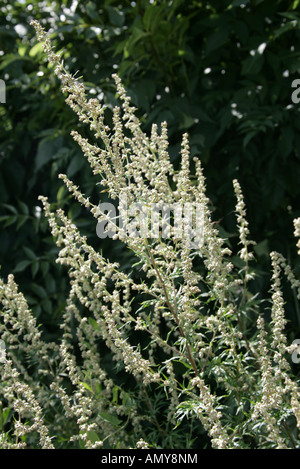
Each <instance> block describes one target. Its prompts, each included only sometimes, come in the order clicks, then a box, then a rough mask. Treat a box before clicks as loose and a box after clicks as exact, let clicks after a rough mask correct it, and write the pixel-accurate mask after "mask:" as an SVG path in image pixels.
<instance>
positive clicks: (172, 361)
mask: <svg viewBox="0 0 300 469" xmlns="http://www.w3.org/2000/svg"><path fill="white" fill-rule="evenodd" d="M32 24H33V26H34V27H35V29H36V32H37V36H38V39H39V41H41V42H42V43H43V46H44V50H45V52H46V54H47V56H48V60H49V62H50V64H51V65H52V66H54V72H55V74H56V75H57V76H58V77H59V78H60V80H61V82H62V91H63V93H66V96H67V97H66V102H67V104H68V105H69V106H70V107H71V108H72V109H73V110H74V111H75V113H76V114H77V115H78V118H79V120H80V121H81V122H83V123H85V124H87V125H88V126H89V128H90V130H91V131H92V132H93V133H94V135H95V138H96V140H97V142H99V144H98V143H97V144H95V143H91V142H89V141H88V140H87V139H86V138H84V137H83V136H82V135H81V134H80V133H79V132H77V131H75V130H74V131H73V132H72V135H73V138H74V139H75V141H76V142H78V144H79V145H80V147H81V149H82V152H83V154H84V155H85V157H86V158H87V159H88V161H89V163H90V166H91V168H92V170H93V173H94V175H95V178H98V180H100V184H101V185H102V189H103V190H104V191H106V192H107V194H108V195H109V197H110V199H111V200H112V201H114V202H116V203H117V202H118V201H122V200H124V198H125V199H126V203H127V205H129V207H130V206H132V205H134V204H137V206H138V207H139V208H140V215H141V214H142V216H139V217H135V219H134V224H132V213H131V212H130V210H129V211H126V213H125V225H126V226H127V227H128V226H129V225H130V226H131V227H133V226H134V230H133V231H132V230H124V229H123V227H122V226H121V227H120V226H117V225H116V223H114V221H113V219H112V217H111V216H110V214H106V213H105V212H104V211H103V210H101V209H100V206H99V204H97V203H93V202H92V201H91V200H89V198H87V197H85V195H84V194H83V193H82V192H81V191H80V189H79V188H78V187H77V186H76V185H75V184H74V183H73V182H72V181H71V180H69V178H68V177H67V176H66V175H64V174H61V175H60V176H59V177H60V178H61V179H62V180H63V182H64V183H65V185H66V187H67V188H68V190H69V191H70V193H71V194H72V196H73V197H75V198H76V199H77V201H78V202H79V203H80V204H81V205H83V206H84V207H86V208H87V209H88V210H89V211H90V212H91V214H92V215H93V217H94V218H95V221H96V223H98V224H102V225H101V226H103V223H104V225H105V226H106V229H107V232H112V233H113V235H112V236H113V239H114V241H115V242H120V243H123V244H124V245H126V246H127V247H128V248H129V249H130V250H131V252H133V253H134V256H135V259H137V261H136V263H135V264H134V265H132V272H131V273H130V274H129V273H126V272H124V269H122V265H119V264H118V263H116V262H111V261H110V260H109V258H108V257H105V256H104V254H103V253H101V252H98V251H97V250H96V249H95V248H94V247H92V246H91V245H89V243H88V242H87V238H86V237H85V236H83V235H82V234H81V233H80V231H79V230H78V228H77V227H76V226H75V225H74V224H73V222H72V220H70V219H69V218H68V217H67V216H66V214H65V213H64V211H63V210H62V209H59V210H57V211H53V210H52V208H51V204H50V202H49V201H48V199H47V198H46V197H44V196H41V197H40V200H41V202H42V204H43V207H44V213H45V215H46V217H47V219H48V221H49V225H50V228H51V232H52V235H53V237H54V239H55V241H56V244H57V245H58V246H59V248H60V251H59V255H58V259H57V262H59V263H60V264H63V265H65V266H66V267H67V269H68V274H69V278H70V291H69V296H68V298H67V299H66V305H65V310H64V313H63V315H62V318H61V321H60V328H61V335H60V337H59V339H58V340H57V341H55V342H49V341H46V340H44V338H43V333H42V329H41V328H40V326H38V325H37V323H36V319H35V318H34V316H33V314H32V313H31V311H30V309H29V307H28V304H27V302H26V299H25V298H24V296H23V295H22V293H20V292H19V291H18V286H17V285H16V283H15V281H14V278H13V276H12V275H10V276H9V277H8V280H7V282H4V281H3V280H0V302H1V305H2V306H1V308H2V311H1V322H0V334H1V340H3V341H4V343H5V345H6V354H5V358H4V360H3V363H2V364H0V366H1V368H2V370H1V371H2V379H1V383H0V394H1V396H2V403H3V404H2V405H3V409H2V415H4V416H5V420H6V421H5V422H3V424H2V434H1V437H0V445H1V447H2V448H26V447H33V448H80V447H81V448H102V447H103V448H148V447H152V448H171V449H173V448H183V447H184V448H196V449H197V448H205V447H207V448H208V447H212V448H220V449H223V448H226V449H230V448H292V447H297V446H299V442H300V438H299V429H300V402H299V387H298V383H297V379H296V378H295V376H294V374H293V368H292V365H291V363H289V356H290V355H291V353H292V352H293V351H294V349H295V347H294V346H293V345H292V346H289V345H288V343H287V338H286V335H285V331H284V328H285V324H286V320H285V315H284V300H283V295H282V291H281V280H280V275H281V272H283V273H285V274H286V276H287V278H288V280H289V281H290V282H291V285H292V288H293V289H295V291H296V295H297V298H298V299H300V282H299V280H298V279H297V278H296V277H295V275H294V273H293V272H292V270H291V268H290V267H289V266H288V265H287V263H286V261H285V259H284V258H283V256H282V255H280V254H279V253H277V252H272V253H271V263H272V285H271V303H272V306H271V320H270V321H268V322H267V321H266V320H265V318H264V311H263V310H262V309H261V303H260V301H259V300H258V298H257V295H256V294H255V293H253V292H252V291H251V288H250V284H251V280H252V279H253V276H254V271H253V269H252V267H251V262H252V261H253V259H254V254H253V252H252V251H251V245H253V244H254V243H253V242H252V241H251V240H249V239H248V237H249V229H248V223H247V220H246V211H245V204H244V200H243V194H242V190H241V187H240V184H239V182H238V181H237V180H234V181H233V190H234V192H235V194H236V198H237V203H236V208H235V210H236V214H237V225H238V230H239V239H240V245H241V249H240V251H239V252H238V254H239V260H238V262H237V261H236V259H235V258H234V257H233V254H232V252H231V250H230V249H229V248H228V246H226V240H224V239H223V238H222V237H221V235H220V232H219V230H218V227H217V225H216V224H215V223H214V222H213V221H212V216H211V209H210V201H209V199H208V197H207V195H206V184H205V178H204V175H203V171H202V166H201V161H200V159H198V158H194V159H193V161H190V152H189V142H188V135H187V134H184V135H183V138H182V145H181V164H180V168H179V169H178V170H175V169H174V167H173V165H172V164H171V161H170V158H169V154H168V136H167V123H166V122H163V123H162V124H161V129H160V131H159V128H158V126H157V125H155V124H154V125H153V126H152V130H151V134H150V135H146V134H145V133H144V132H143V130H142V127H141V123H140V121H139V119H138V118H137V117H136V114H135V108H134V107H133V106H132V105H131V103H130V98H129V97H128V96H127V94H126V91H125V89H124V87H123V85H122V83H121V80H120V78H119V77H118V76H117V75H113V78H114V80H115V83H116V89H117V94H118V97H119V99H120V101H121V107H118V106H117V107H115V108H114V109H113V123H112V128H110V127H109V126H108V125H107V124H106V122H105V108H104V107H103V106H101V105H100V104H99V102H98V101H97V100H96V99H87V97H86V94H85V88H84V84H83V83H82V82H81V81H80V80H79V79H77V78H75V77H74V76H72V75H71V74H70V73H69V72H68V71H67V70H66V69H65V68H64V65H63V61H62V60H61V57H60V55H58V54H56V53H55V52H54V51H53V48H52V45H51V43H50V40H49V38H48V37H47V34H46V33H45V31H44V30H43V28H42V27H41V25H40V24H39V23H38V22H36V21H33V22H32ZM192 164H193V165H194V174H192ZM162 203H164V204H166V205H167V206H168V207H179V208H180V207H189V208H190V209H192V208H193V207H196V209H197V211H196V215H195V213H191V214H190V216H189V217H188V220H189V222H188V223H185V221H184V222H182V219H181V221H180V230H178V223H179V221H178V218H176V216H175V215H174V217H173V218H172V219H171V221H170V222H169V223H168V224H167V228H168V231H167V233H168V235H167V236H163V233H164V229H165V228H166V223H165V220H164V217H163V216H161V214H160V211H159V210H157V212H156V216H157V218H156V222H161V226H162V228H161V230H160V229H159V230H158V232H157V231H156V232H155V233H153V231H151V230H150V231H147V233H148V236H143V234H144V232H143V230H142V229H141V224H142V223H144V225H143V226H144V228H145V227H146V228H147V227H148V223H149V216H148V208H149V207H151V206H153V205H155V204H157V205H156V206H159V207H160V206H161V204H162ZM137 206H136V205H135V208H136V207H137ZM199 214H200V215H199ZM135 215H136V213H135ZM195 217H196V219H197V220H196V221H198V222H199V223H198V225H197V223H196V228H194V225H193V220H194V218H195ZM197 217H198V218H197ZM199 220H200V221H199ZM123 221H124V220H123ZM139 222H140V225H139ZM157 233H158V235H157ZM192 235H193V239H192V242H191V236H192ZM295 235H296V236H297V237H299V219H298V220H295ZM297 246H299V242H298V245H297Z"/></svg>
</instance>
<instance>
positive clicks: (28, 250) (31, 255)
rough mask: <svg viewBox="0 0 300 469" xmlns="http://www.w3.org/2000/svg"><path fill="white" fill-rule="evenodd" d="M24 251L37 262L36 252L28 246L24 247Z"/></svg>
mask: <svg viewBox="0 0 300 469" xmlns="http://www.w3.org/2000/svg"><path fill="white" fill-rule="evenodd" d="M23 251H24V252H25V254H26V256H27V257H29V259H32V260H35V259H36V258H37V255H36V254H35V252H33V250H32V249H30V248H29V247H28V246H23Z"/></svg>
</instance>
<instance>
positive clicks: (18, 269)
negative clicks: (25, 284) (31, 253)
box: [13, 260, 31, 272]
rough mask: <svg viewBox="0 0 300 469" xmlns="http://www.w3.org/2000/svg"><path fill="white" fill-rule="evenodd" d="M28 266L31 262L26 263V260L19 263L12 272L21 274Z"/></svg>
mask: <svg viewBox="0 0 300 469" xmlns="http://www.w3.org/2000/svg"><path fill="white" fill-rule="evenodd" d="M30 264H31V261H28V260H23V261H20V262H18V264H17V265H16V267H15V268H14V270H13V272H23V270H25V269H26V267H28V266H29V265H30Z"/></svg>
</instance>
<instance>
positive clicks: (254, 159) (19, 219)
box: [0, 0, 300, 446]
mask: <svg viewBox="0 0 300 469" xmlns="http://www.w3.org/2000/svg"><path fill="white" fill-rule="evenodd" d="M1 10H2V13H3V14H2V16H1V18H0V51H2V52H1V56H0V70H1V72H0V73H1V74H0V78H2V79H4V80H5V83H6V95H7V98H6V103H5V104H4V105H1V107H0V112H1V119H2V122H3V125H2V126H1V129H0V168H1V170H0V202H1V206H0V212H1V218H0V222H1V232H0V256H1V257H0V264H1V276H2V278H4V279H6V278H7V275H8V274H9V273H14V275H15V280H16V282H17V283H18V285H19V286H20V290H21V291H22V292H23V293H24V295H25V297H26V299H27V300H28V303H29V306H30V308H31V309H32V312H33V315H34V317H35V318H36V320H37V322H38V323H41V324H43V338H44V340H46V341H47V340H54V341H56V340H58V337H60V332H59V327H58V324H59V323H60V321H61V319H62V315H63V314H64V311H65V308H66V297H67V295H68V292H69V284H68V278H67V276H66V272H65V269H64V268H62V267H61V266H58V265H57V264H56V263H55V259H56V257H57V254H58V251H59V249H58V247H57V246H55V244H54V240H53V237H52V236H51V233H50V232H49V228H48V223H47V221H46V219H45V218H44V216H43V214H42V213H41V207H42V205H41V202H40V201H39V200H38V196H39V195H41V194H42V195H44V196H46V197H48V198H49V201H51V204H52V205H51V206H52V208H53V209H56V208H62V209H64V210H65V212H66V214H67V215H68V216H69V217H70V218H71V219H72V221H73V222H74V223H75V224H76V226H77V227H78V228H79V229H80V232H81V233H82V234H84V235H85V236H87V239H88V242H89V243H90V245H91V246H93V247H94V248H95V249H96V250H97V249H98V250H99V249H101V250H102V251H103V252H104V253H105V255H106V256H108V257H109V259H110V260H111V262H114V261H116V260H117V261H118V262H119V263H120V264H121V265H122V270H123V272H124V273H126V274H129V273H130V274H131V273H132V266H133V264H134V262H135V256H134V254H133V253H132V252H128V249H126V248H125V247H124V245H123V244H122V243H120V242H118V241H116V242H112V240H110V239H106V240H105V241H103V240H101V241H100V240H99V239H98V238H97V236H96V229H95V224H94V223H93V222H91V219H90V218H89V216H88V214H87V211H86V209H85V208H84V207H82V206H80V204H78V203H77V202H76V201H75V200H74V199H73V198H72V197H71V195H70V194H69V192H68V191H67V189H66V188H65V186H64V185H62V182H61V180H60V179H58V177H57V176H58V174H59V173H60V172H63V173H65V174H66V175H67V177H68V178H70V179H72V181H74V183H75V184H77V185H79V186H80V188H81V190H82V192H83V193H84V194H85V196H86V197H87V198H89V197H90V198H91V200H97V199H98V198H99V186H97V185H96V184H95V179H94V176H93V174H92V171H91V169H90V166H89V164H88V162H87V160H86V159H84V158H83V157H82V152H81V150H80V148H79V147H78V145H77V143H76V142H74V140H73V139H72V137H71V136H70V132H71V130H73V129H77V130H78V132H80V134H81V135H83V136H84V137H86V138H89V139H90V141H91V142H94V141H95V139H94V136H93V133H92V132H91V130H90V129H88V128H86V126H84V124H83V123H80V122H79V123H78V121H77V116H76V115H75V114H74V112H73V111H72V110H70V109H69V108H68V107H67V106H66V105H65V102H64V96H63V95H62V94H61V92H60V84H59V80H58V78H57V77H56V76H55V75H54V74H53V69H52V68H51V67H50V66H49V65H48V60H47V57H46V55H45V53H44V51H43V48H42V45H41V43H39V42H37V41H36V36H35V31H34V29H33V28H32V26H30V20H31V19H37V20H39V21H40V22H41V24H42V25H43V26H44V27H45V29H46V30H50V33H51V34H50V37H51V39H52V41H53V44H55V48H56V50H62V51H63V59H64V65H65V67H66V69H67V70H69V71H70V73H72V74H74V73H75V72H76V71H79V74H80V76H82V77H83V80H84V83H85V89H86V92H87V95H88V97H89V98H93V97H97V98H98V99H99V101H100V103H101V104H102V105H106V106H107V114H106V118H107V122H108V124H112V123H113V107H114V106H115V105H116V104H117V103H118V101H117V96H116V91H115V84H114V82H113V80H112V79H111V75H112V73H114V72H117V73H118V75H119V76H120V77H121V79H122V82H123V84H124V86H125V88H126V90H127V93H128V94H129V95H130V97H131V100H132V103H133V105H135V106H136V107H137V108H138V110H137V116H138V117H139V119H140V121H141V125H142V128H143V131H145V132H146V133H147V132H148V133H150V132H151V128H152V125H153V124H160V123H161V122H162V121H167V123H168V139H169V148H168V150H169V154H170V159H171V162H172V164H173V165H174V168H175V170H179V168H180V148H181V139H182V134H183V133H185V132H188V134H189V145H190V153H189V155H190V164H191V170H192V172H195V171H196V168H195V167H194V161H193V157H194V156H199V157H200V160H201V164H202V167H203V169H204V174H205V178H206V189H207V196H208V198H209V206H210V210H211V212H212V218H213V220H214V221H215V222H216V227H218V232H219V234H220V236H221V237H224V238H226V240H227V241H226V242H227V246H228V247H229V248H230V249H232V250H233V251H234V252H236V251H237V248H238V243H239V236H238V232H237V230H236V225H235V223H236V217H235V213H234V207H235V203H236V202H235V198H234V192H233V190H232V180H234V179H237V180H238V181H239V183H240V185H241V187H242V188H243V193H244V197H245V202H246V207H247V219H248V222H249V227H250V231H251V239H253V240H254V241H256V245H255V246H254V248H253V249H254V253H255V258H256V261H255V262H254V263H252V265H251V273H252V274H253V276H254V279H253V280H251V292H252V293H253V294H255V293H256V294H257V297H256V300H255V301H256V302H257V303H256V304H257V305H258V304H260V305H262V306H261V307H264V308H266V311H268V305H269V301H270V299H269V290H270V280H271V275H272V273H271V274H270V272H271V270H272V264H271V259H270V257H269V254H270V253H271V252H274V251H277V252H280V253H282V255H283V256H284V258H285V259H287V262H288V264H289V265H290V266H291V268H292V269H293V271H294V272H295V276H296V278H299V257H298V258H297V250H296V244H295V237H294V235H293V233H294V224H293V220H294V219H295V218H297V217H299V216H300V207H299V197H300V184H299V181H300V140H299V135H298V133H299V132H298V130H299V129H300V118H299V115H300V114H299V110H300V105H299V104H297V103H293V102H292V99H291V95H292V91H293V88H292V82H293V80H294V79H296V78H298V77H299V69H300V66H299V54H300V53H299V51H298V49H297V44H298V41H299V24H300V23H299V21H300V14H299V6H298V1H297V0H295V1H294V2H287V1H280V0H278V1H271V0H266V1H262V0H254V1H252V2H250V1H248V0H244V1H225V2H218V1H211V2H208V3H206V2H198V1H191V2H185V1H182V0H174V1H165V0H162V1H153V2H148V1H143V0H141V1H136V2H122V3H121V4H120V2H117V1H109V0H107V1H89V2H76V1H73V2H72V1H64V2H48V1H44V2H37V1H24V2H14V3H13V4H10V3H9V2H7V1H3V2H2V7H1ZM106 197H107V195H106V194H103V199H102V200H106ZM232 262H233V264H234V266H235V267H236V268H237V269H238V268H242V267H243V266H244V265H243V263H241V259H240V258H239V257H238V256H237V255H235V256H234V257H233V258H232ZM273 267H274V265H273ZM132 275H133V279H134V280H137V279H138V276H139V273H138V272H136V271H134V272H133V273H132ZM282 290H283V292H284V298H285V300H286V304H285V313H286V317H287V319H288V323H287V324H286V331H287V334H288V343H292V341H293V340H294V339H295V338H298V337H299V334H300V306H299V300H298V299H297V291H296V289H295V288H294V289H291V290H290V289H289V288H288V286H287V285H286V283H285V281H283V284H282ZM266 319H267V320H268V319H271V315H270V314H268V313H267V314H266ZM271 320H272V319H271ZM250 324H251V323H250ZM253 327H254V323H253ZM298 366H299V365H298ZM293 372H294V373H295V374H296V376H299V369H298V368H297V365H296V366H294V370H293ZM114 373H115V371H114ZM182 412H183V411H182ZM187 412H188V411H187ZM183 414H184V412H183ZM183 414H182V415H183ZM8 415H9V414H8V413H7V416H8ZM4 420H5V419H4ZM110 423H111V422H110ZM285 424H286V423H285ZM291 425H292V429H291V430H290V432H291V433H292V434H293V438H296V436H295V423H294V422H292V424H291ZM287 431H288V430H287ZM249 438H250V440H251V441H250V443H249V442H244V443H245V444H248V443H249V444H250V445H251V444H253V445H254V446H255V444H256V443H255V442H253V441H252V439H251V438H252V436H251V437H249ZM293 438H292V440H293ZM200 440H201V439H200ZM160 441H161V440H160ZM160 444H161V443H160ZM172 444H173V443H172ZM174 444H175V443H174ZM197 444H200V446H201V445H206V444H207V442H206V437H204V436H203V441H202V442H201V441H200V443H199V440H197Z"/></svg>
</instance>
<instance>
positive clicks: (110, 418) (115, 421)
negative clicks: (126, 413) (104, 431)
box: [100, 412, 122, 427]
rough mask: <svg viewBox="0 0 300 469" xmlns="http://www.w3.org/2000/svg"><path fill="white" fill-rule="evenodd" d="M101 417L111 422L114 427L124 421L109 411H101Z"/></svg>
mask: <svg viewBox="0 0 300 469" xmlns="http://www.w3.org/2000/svg"><path fill="white" fill-rule="evenodd" d="M100 417H101V418H102V419H103V420H105V422H109V423H111V424H112V425H113V426H114V427H118V426H119V425H120V423H122V421H121V420H120V419H119V418H118V417H116V416H115V415H110V414H108V413H107V412H100Z"/></svg>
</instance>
